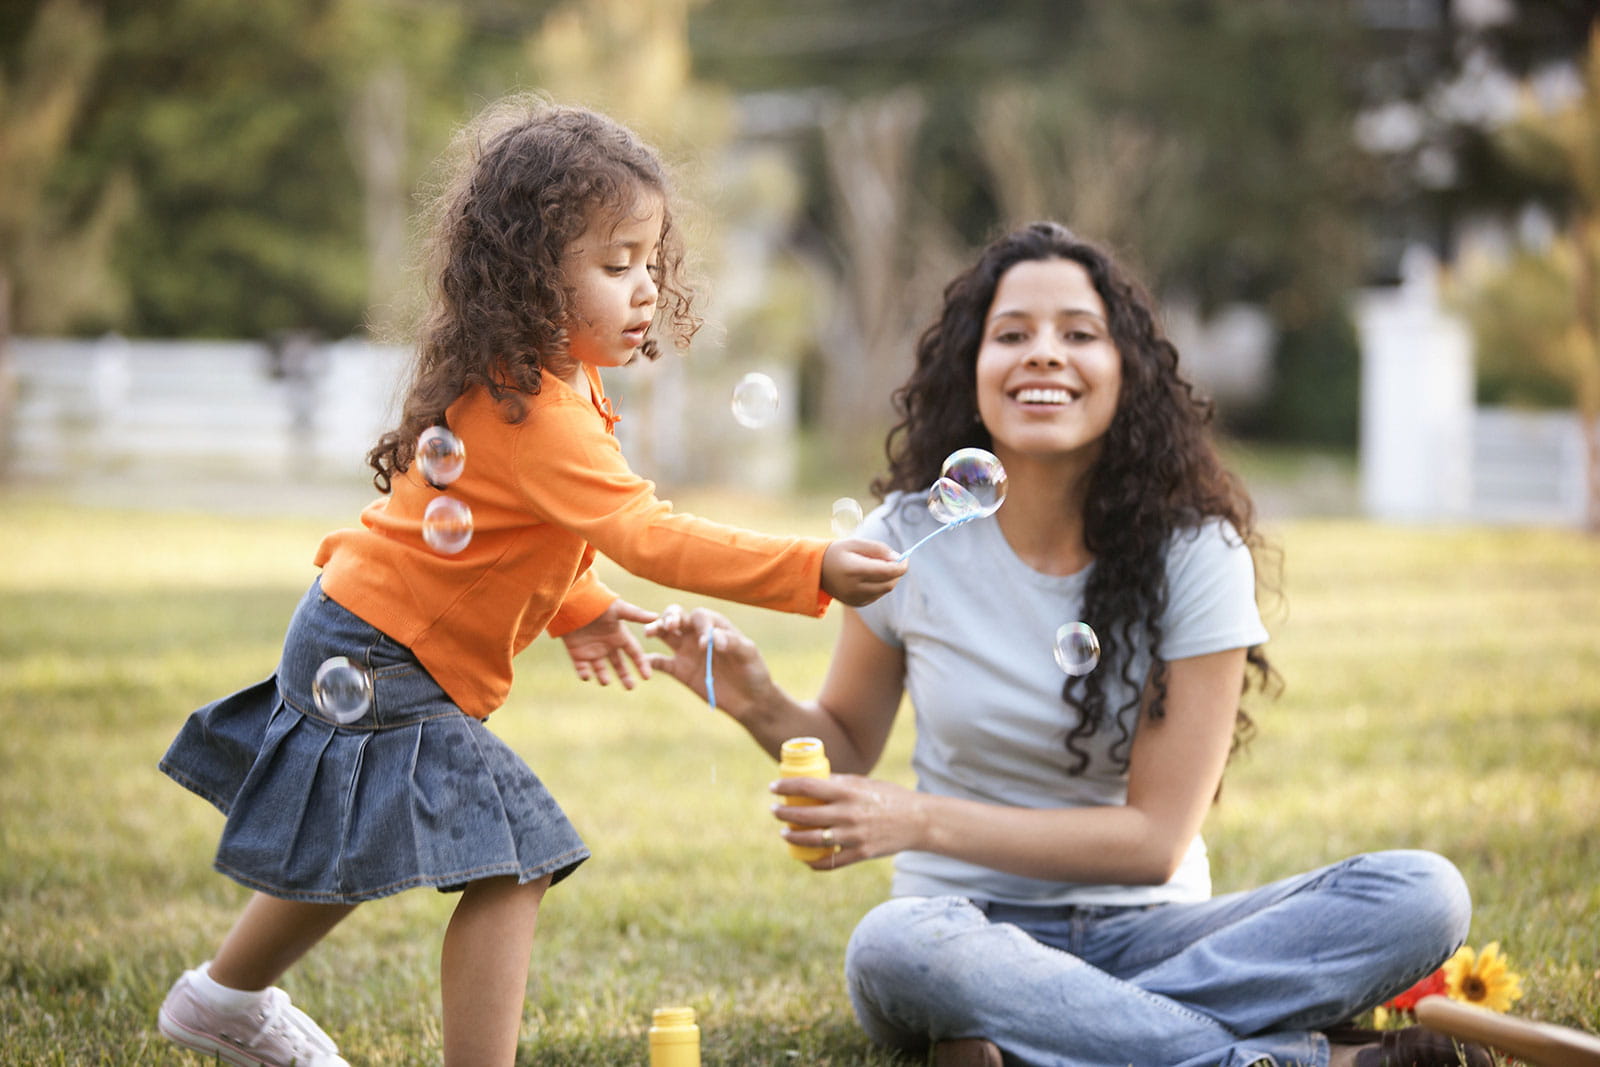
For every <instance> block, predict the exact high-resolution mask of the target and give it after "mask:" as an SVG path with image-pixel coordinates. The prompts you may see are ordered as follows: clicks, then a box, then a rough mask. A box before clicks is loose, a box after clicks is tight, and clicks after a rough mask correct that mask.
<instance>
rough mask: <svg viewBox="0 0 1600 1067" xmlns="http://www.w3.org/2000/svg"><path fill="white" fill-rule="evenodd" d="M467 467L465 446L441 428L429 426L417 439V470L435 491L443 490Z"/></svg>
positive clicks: (459, 439)
mask: <svg viewBox="0 0 1600 1067" xmlns="http://www.w3.org/2000/svg"><path fill="white" fill-rule="evenodd" d="M466 465H467V446H466V445H465V444H463V443H462V442H461V438H459V437H457V436H456V435H455V434H453V433H451V432H450V431H449V430H448V429H446V428H445V427H443V426H429V427H428V428H427V429H426V430H423V431H422V433H421V435H420V436H418V438H417V469H418V470H419V471H421V472H422V476H423V477H424V478H426V479H427V480H428V484H429V485H431V486H433V487H434V488H435V489H443V488H444V487H445V486H447V485H449V484H450V483H451V482H453V481H455V480H456V479H457V478H459V477H461V470H462V468H463V467H465V466H466Z"/></svg>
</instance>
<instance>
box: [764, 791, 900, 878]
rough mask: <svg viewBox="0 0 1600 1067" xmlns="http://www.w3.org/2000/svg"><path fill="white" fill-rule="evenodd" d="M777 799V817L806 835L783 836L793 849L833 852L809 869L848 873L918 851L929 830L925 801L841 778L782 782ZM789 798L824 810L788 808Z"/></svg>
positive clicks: (790, 832)
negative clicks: (864, 864) (859, 866)
mask: <svg viewBox="0 0 1600 1067" xmlns="http://www.w3.org/2000/svg"><path fill="white" fill-rule="evenodd" d="M770 788H771V790H772V792H773V793H776V794H778V803H777V804H776V805H774V806H773V809H772V814H773V817H774V818H776V819H778V820H779V821H780V822H785V823H793V824H795V826H797V827H801V829H788V828H785V829H784V831H783V834H782V836H783V839H784V840H785V841H788V842H789V843H790V844H794V845H807V846H810V847H813V848H830V847H831V848H833V849H834V851H833V852H832V853H831V854H829V855H825V856H823V857H822V858H821V859H815V860H811V861H809V862H808V863H807V864H806V866H808V867H810V868H812V869H813V870H818V871H831V870H835V869H836V868H839V867H848V866H850V865H851V864H853V863H859V862H861V861H862V860H870V859H876V858H878V857H879V856H889V855H893V854H894V853H896V852H903V851H905V850H906V849H909V848H917V847H919V844H920V842H921V841H922V840H923V836H924V835H923V831H924V829H925V828H926V825H927V819H926V812H925V805H924V804H923V800H924V799H925V798H924V795H923V794H921V793H916V792H913V791H912V790H910V789H906V788H905V787H903V786H898V785H894V784H893V783H890V782H885V781H881V780H880V779H877V778H863V777H862V776H860V775H856V774H836V775H834V776H832V777H831V778H780V779H778V780H777V781H776V782H773V783H772V785H771V787H770ZM785 797H811V798H813V799H816V800H820V801H822V803H821V804H808V805H801V804H786V803H784V798H785Z"/></svg>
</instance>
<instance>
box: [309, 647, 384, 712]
mask: <svg viewBox="0 0 1600 1067" xmlns="http://www.w3.org/2000/svg"><path fill="white" fill-rule="evenodd" d="M311 699H312V700H314V701H315V702H316V705H317V710H318V711H320V712H321V713H322V714H323V715H325V716H327V717H328V718H330V719H332V720H333V721H334V722H336V723H339V724H340V725H348V724H350V723H353V722H355V721H356V720H357V719H359V718H361V716H363V715H365V714H366V713H367V709H368V708H369V707H371V706H372V676H371V675H369V674H368V673H367V672H366V671H364V670H362V669H361V668H360V667H358V666H356V665H355V664H354V663H351V662H350V659H349V657H347V656H332V657H330V658H328V659H325V660H323V661H322V666H320V667H318V668H317V674H316V677H315V678H314V679H312V682H311Z"/></svg>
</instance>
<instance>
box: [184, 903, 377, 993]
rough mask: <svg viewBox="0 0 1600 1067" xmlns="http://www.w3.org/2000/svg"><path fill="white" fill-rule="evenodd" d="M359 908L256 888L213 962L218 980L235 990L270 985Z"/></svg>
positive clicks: (215, 977) (213, 978) (211, 972)
mask: <svg viewBox="0 0 1600 1067" xmlns="http://www.w3.org/2000/svg"><path fill="white" fill-rule="evenodd" d="M354 910H355V905H354V904H310V903H307V902H305V901H303V900H280V899H279V898H277V897H269V896H267V895H266V894H265V893H256V894H255V895H253V896H252V897H251V898H250V902H249V903H248V904H246V905H245V907H244V912H243V913H242V914H240V916H239V919H238V921H237V922H235V923H234V924H233V929H232V930H229V931H228V936H226V937H224V938H223V939H222V946H221V947H220V948H218V949H217V955H216V958H215V959H213V960H212V961H211V967H210V974H211V978H212V980H214V981H215V982H217V983H218V984H220V985H225V986H227V987H228V988H229V989H265V988H267V987H268V986H270V985H274V984H276V982H277V981H278V979H279V978H280V977H282V976H283V972H284V971H287V970H288V969H289V968H290V967H291V966H292V965H293V964H294V962H295V961H296V960H298V959H299V958H300V957H301V956H304V955H305V954H306V953H307V952H308V951H309V950H310V949H311V947H312V946H313V945H315V944H316V943H317V942H318V941H321V940H322V938H323V937H324V936H325V935H326V934H327V933H328V931H329V930H332V929H333V928H334V927H335V926H337V925H338V924H339V921H340V920H341V919H343V918H344V917H345V916H346V915H349V914H350V913H351V912H352V911H354Z"/></svg>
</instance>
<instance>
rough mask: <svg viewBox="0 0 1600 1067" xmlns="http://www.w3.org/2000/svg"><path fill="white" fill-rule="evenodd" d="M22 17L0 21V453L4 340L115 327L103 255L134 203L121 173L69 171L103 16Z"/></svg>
mask: <svg viewBox="0 0 1600 1067" xmlns="http://www.w3.org/2000/svg"><path fill="white" fill-rule="evenodd" d="M27 14H29V15H31V16H32V18H31V20H25V19H22V18H19V17H17V13H16V12H14V11H8V12H7V15H6V17H5V19H4V21H3V22H0V25H3V27H4V28H5V29H6V30H7V31H8V33H7V34H6V35H5V36H3V37H0V40H3V41H4V42H5V43H4V44H3V45H0V189H4V190H5V195H4V196H3V197H0V443H5V442H9V440H10V435H11V419H12V405H13V403H14V394H15V388H16V387H15V381H14V375H13V372H12V369H11V358H10V355H9V346H8V344H7V342H8V339H9V338H10V336H11V333H12V332H13V331H17V332H25V333H46V332H57V331H62V330H66V329H69V328H72V327H74V326H83V325H90V326H93V327H95V328H104V326H105V325H106V324H107V323H109V322H111V321H114V319H115V316H116V314H117V312H118V311H119V309H120V305H121V302H122V298H123V288H122V286H121V285H120V284H119V281H118V279H117V278H115V277H114V276H113V274H112V272H111V270H110V256H111V244H112V239H113V237H114V236H115V234H116V230H117V227H118V225H119V223H120V222H121V221H122V219H123V218H124V217H125V216H126V214H127V208H128V205H129V199H130V197H129V187H128V183H127V180H126V178H125V176H123V175H121V174H120V173H112V174H111V175H109V176H108V179H107V180H106V181H105V182H104V183H102V184H99V185H97V186H91V187H88V188H85V187H84V186H82V184H81V183H78V182H76V181H74V175H72V174H71V173H70V169H69V168H68V167H67V166H66V165H65V162H66V154H67V146H68V144H69V142H70V139H71V136H72V133H73V131H74V129H75V128H76V127H77V124H78V123H79V122H80V121H81V118H82V113H83V102H84V97H85V94H86V92H87V91H88V88H89V86H90V84H91V83H92V80H93V78H94V77H95V75H96V72H97V69H98V67H99V65H100V58H101V55H102V52H103V50H104V41H103V37H102V33H101V22H100V18H99V16H98V15H97V14H96V13H95V12H94V11H93V10H92V9H90V8H88V7H86V6H85V5H84V4H82V3H80V2H79V0H47V2H46V3H44V4H43V5H39V6H38V7H37V8H36V9H34V10H30V11H29V12H27ZM7 466H9V465H6V466H0V471H3V470H4V469H6V467H7Z"/></svg>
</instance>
